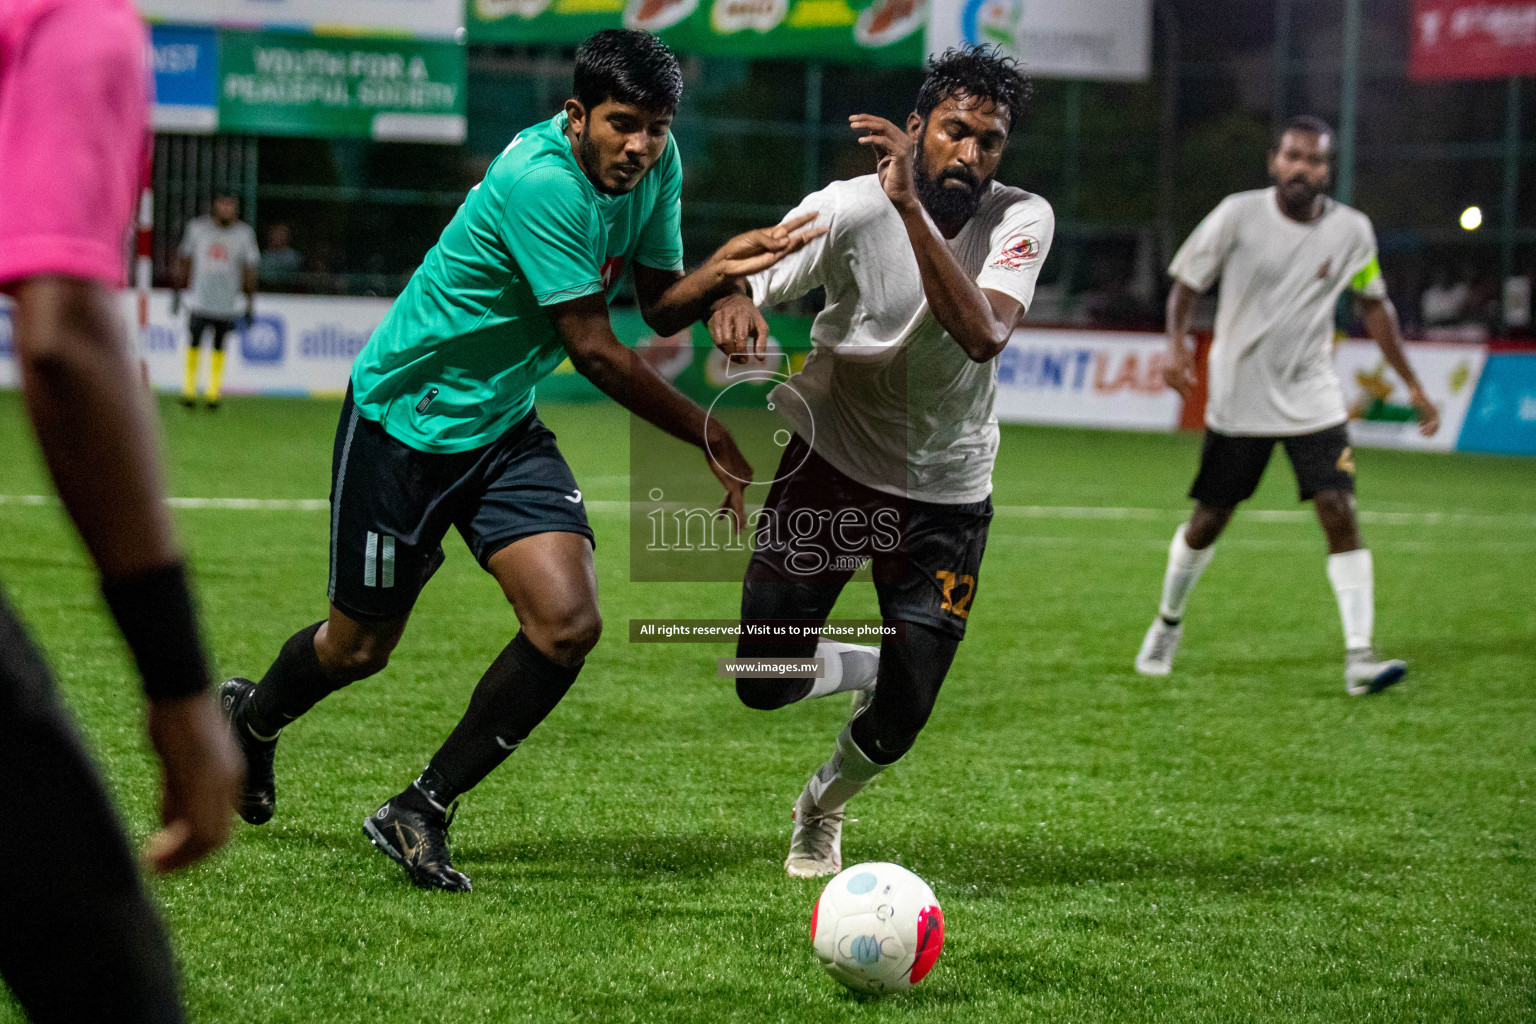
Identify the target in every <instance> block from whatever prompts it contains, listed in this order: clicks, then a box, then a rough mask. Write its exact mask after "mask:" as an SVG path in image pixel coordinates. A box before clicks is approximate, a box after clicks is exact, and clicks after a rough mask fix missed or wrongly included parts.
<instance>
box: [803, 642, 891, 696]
mask: <svg viewBox="0 0 1536 1024" xmlns="http://www.w3.org/2000/svg"><path fill="white" fill-rule="evenodd" d="M816 657H818V658H820V659H821V660H822V662H823V664H825V665H826V669H825V673H826V674H825V675H823V676H822V677H821V678H820V679H817V680H815V683H814V685H812V687H811V692H810V693H809V694H807V696H809V697H825V696H827V695H828V694H831V693H843V692H845V691H847V690H868V689H870V688H872V687H873V686H874V685H875V676H876V675H877V674H878V673H879V671H880V648H878V647H861V646H860V645H858V644H843V643H838V642H837V641H836V640H823V641H821V642H820V643H818V644H817V645H816Z"/></svg>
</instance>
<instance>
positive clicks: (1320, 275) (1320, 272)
mask: <svg viewBox="0 0 1536 1024" xmlns="http://www.w3.org/2000/svg"><path fill="white" fill-rule="evenodd" d="M1332 270H1333V257H1332V256H1330V257H1328V258H1327V259H1326V260H1323V262H1322V263H1320V264H1319V265H1318V268H1317V279H1318V280H1319V281H1326V280H1327V279H1328V274H1329V272H1330V271H1332Z"/></svg>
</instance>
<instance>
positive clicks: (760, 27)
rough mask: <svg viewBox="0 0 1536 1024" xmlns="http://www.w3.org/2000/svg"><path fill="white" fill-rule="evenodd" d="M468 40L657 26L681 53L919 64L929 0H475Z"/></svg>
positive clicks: (535, 39) (580, 35) (563, 36)
mask: <svg viewBox="0 0 1536 1024" xmlns="http://www.w3.org/2000/svg"><path fill="white" fill-rule="evenodd" d="M468 22H469V38H470V41H471V42H477V43H479V42H493V43H564V44H575V43H578V42H580V41H581V40H583V39H585V38H586V37H587V36H589V35H591V34H592V33H593V32H596V31H597V30H599V29H604V28H619V27H625V28H638V29H644V30H646V31H648V32H654V33H656V34H657V35H659V36H660V37H661V38H662V39H663V40H665V41H666V42H667V45H669V46H671V47H673V48H674V49H676V50H678V51H679V52H682V53H703V54H711V55H725V56H735V57H783V58H791V59H796V60H818V61H838V62H842V63H853V64H884V65H896V66H913V67H915V66H917V65H919V64H921V63H922V61H923V53H924V51H923V29H924V26H926V24H927V22H928V3H927V0H873V2H871V0H469V11H468Z"/></svg>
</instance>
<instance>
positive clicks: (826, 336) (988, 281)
mask: <svg viewBox="0 0 1536 1024" xmlns="http://www.w3.org/2000/svg"><path fill="white" fill-rule="evenodd" d="M809 212H815V213H817V214H818V215H819V216H818V217H817V219H816V221H815V222H814V223H815V224H816V225H817V226H824V227H828V228H830V229H831V231H830V232H829V233H828V234H826V235H824V236H822V237H821V238H818V239H816V240H815V241H813V242H812V243H811V244H809V245H807V246H806V247H805V248H804V249H802V250H800V251H799V252H798V253H795V254H794V255H793V256H789V257H788V258H786V259H784V260H782V261H780V262H779V263H778V264H776V265H774V266H773V267H771V268H769V269H768V270H765V271H763V272H762V273H760V274H756V275H754V276H753V277H752V278H751V279H750V283H751V286H752V300H753V301H754V302H756V303H757V304H758V305H759V306H771V305H774V304H775V303H779V302H785V301H788V300H790V299H794V298H798V297H799V296H801V295H804V294H805V293H806V292H809V291H811V290H812V289H814V288H818V287H824V288H825V289H826V306H825V308H823V309H822V311H821V312H820V313H819V314H817V316H816V322H815V323H814V324H813V325H812V327H811V340H812V342H813V349H812V351H811V354H810V355H809V356H808V357H807V358H806V361H805V366H804V367H803V368H802V369H801V370H800V372H799V373H797V374H795V375H794V376H793V377H791V378H790V379H789V380H788V381H786V382H785V383H783V384H781V385H779V386H778V387H777V388H775V389H774V390H773V392H772V393H771V394H770V395H769V401H771V402H772V403H773V405H774V407H775V409H776V410H777V411H778V412H779V414H780V415H782V416H783V417H784V418H785V419H786V420H788V421H789V422H790V424H791V425H792V426H793V427H794V428H795V431H796V432H797V433H799V434H800V436H801V437H803V438H805V440H806V441H807V442H808V443H809V444H810V445H811V448H812V449H813V450H814V451H815V452H816V453H817V454H818V455H820V456H821V457H822V458H824V459H826V460H827V461H828V462H830V463H831V464H832V465H833V466H834V467H836V468H837V469H838V470H840V471H841V472H843V473H845V474H847V475H848V476H850V477H852V478H853V479H855V480H857V481H859V482H860V483H862V484H865V485H866V486H869V487H874V488H877V489H879V490H881V491H885V492H887V493H890V494H900V495H904V496H906V497H908V498H912V499H915V500H917V501H927V502H935V503H939V504H947V505H959V504H966V503H969V502H973V501H980V500H981V499H983V498H985V497H986V496H987V495H989V494H991V493H992V466H993V463H994V462H995V461H996V459H997V442H998V430H997V416H996V415H995V414H994V413H993V411H992V404H993V397H994V395H995V393H996V389H997V365H996V361H995V360H989V361H987V362H985V363H977V362H974V361H972V360H971V358H970V357H969V356H967V355H966V354H965V351H964V350H963V349H961V348H960V346H959V344H958V343H956V342H955V340H954V339H953V338H951V337H950V336H949V335H948V334H947V333H945V331H944V329H943V328H942V327H941V326H939V323H938V321H937V320H935V319H934V317H933V314H932V313H931V312H929V309H928V300H927V298H926V297H925V296H924V294H923V282H922V275H921V273H920V272H919V270H918V266H917V257H916V255H915V254H914V253H913V251H912V243H911V241H910V240H909V239H908V238H907V232H906V228H905V226H904V225H903V224H902V221H901V215H900V214H898V213H897V212H896V208H895V207H894V206H892V205H891V201H890V199H889V198H888V197H887V196H886V194H885V192H884V191H883V190H882V189H881V187H880V181H879V179H878V177H876V176H875V175H873V174H869V175H865V176H864V177H861V178H853V179H850V180H848V181H835V182H833V183H832V184H831V185H828V186H827V187H826V188H824V189H822V190H821V191H820V192H814V193H812V194H811V195H809V196H807V197H806V198H805V199H804V201H802V202H801V203H800V205H799V206H797V207H796V208H795V209H794V210H792V211H791V212H790V213H789V216H788V217H786V218H785V219H786V220H788V219H790V218H794V217H798V216H800V215H801V214H804V213H809ZM1055 224H1056V221H1055V216H1054V214H1053V213H1052V212H1051V206H1050V204H1049V203H1047V202H1046V201H1045V200H1044V199H1042V198H1041V197H1040V196H1037V195H1032V194H1030V193H1028V192H1025V191H1023V190H1022V189H1017V188H1010V187H1009V186H1007V185H1000V184H998V183H997V182H993V183H992V185H991V187H990V188H989V189H988V191H987V193H986V195H984V196H983V197H982V200H981V203H980V205H979V206H978V207H977V209H976V213H975V215H974V216H973V217H972V218H971V219H970V221H969V222H968V223H967V224H966V225H965V227H964V228H963V229H961V231H960V233H959V234H958V235H956V236H955V237H954V238H952V239H950V240H949V248H950V251H951V252H953V253H954V255H955V257H956V259H958V260H959V262H960V265H961V266H962V267H964V268H965V271H966V273H967V274H969V275H970V276H971V277H972V278H973V279H974V280H975V281H976V283H977V285H979V286H980V287H982V288H986V289H991V290H993V291H998V292H1002V293H1004V294H1006V295H1009V296H1011V297H1013V298H1014V299H1017V300H1018V301H1019V303H1020V304H1022V305H1023V306H1024V308H1025V309H1028V308H1029V304H1030V302H1031V301H1032V300H1033V298H1034V294H1035V280H1036V278H1038V277H1039V275H1040V266H1041V264H1042V263H1044V262H1045V256H1046V253H1047V252H1049V251H1050V247H1051V237H1052V234H1053V233H1054V230H1055ZM800 399H803V401H801V400H800Z"/></svg>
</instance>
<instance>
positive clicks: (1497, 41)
mask: <svg viewBox="0 0 1536 1024" xmlns="http://www.w3.org/2000/svg"><path fill="white" fill-rule="evenodd" d="M1412 35H1413V43H1412V48H1411V50H1410V52H1409V58H1408V73H1409V75H1410V76H1411V77H1413V78H1417V79H1421V80H1425V79H1427V80H1441V81H1456V80H1461V79H1469V78H1508V77H1510V76H1512V75H1536V0H1414V4H1413V30H1412Z"/></svg>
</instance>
